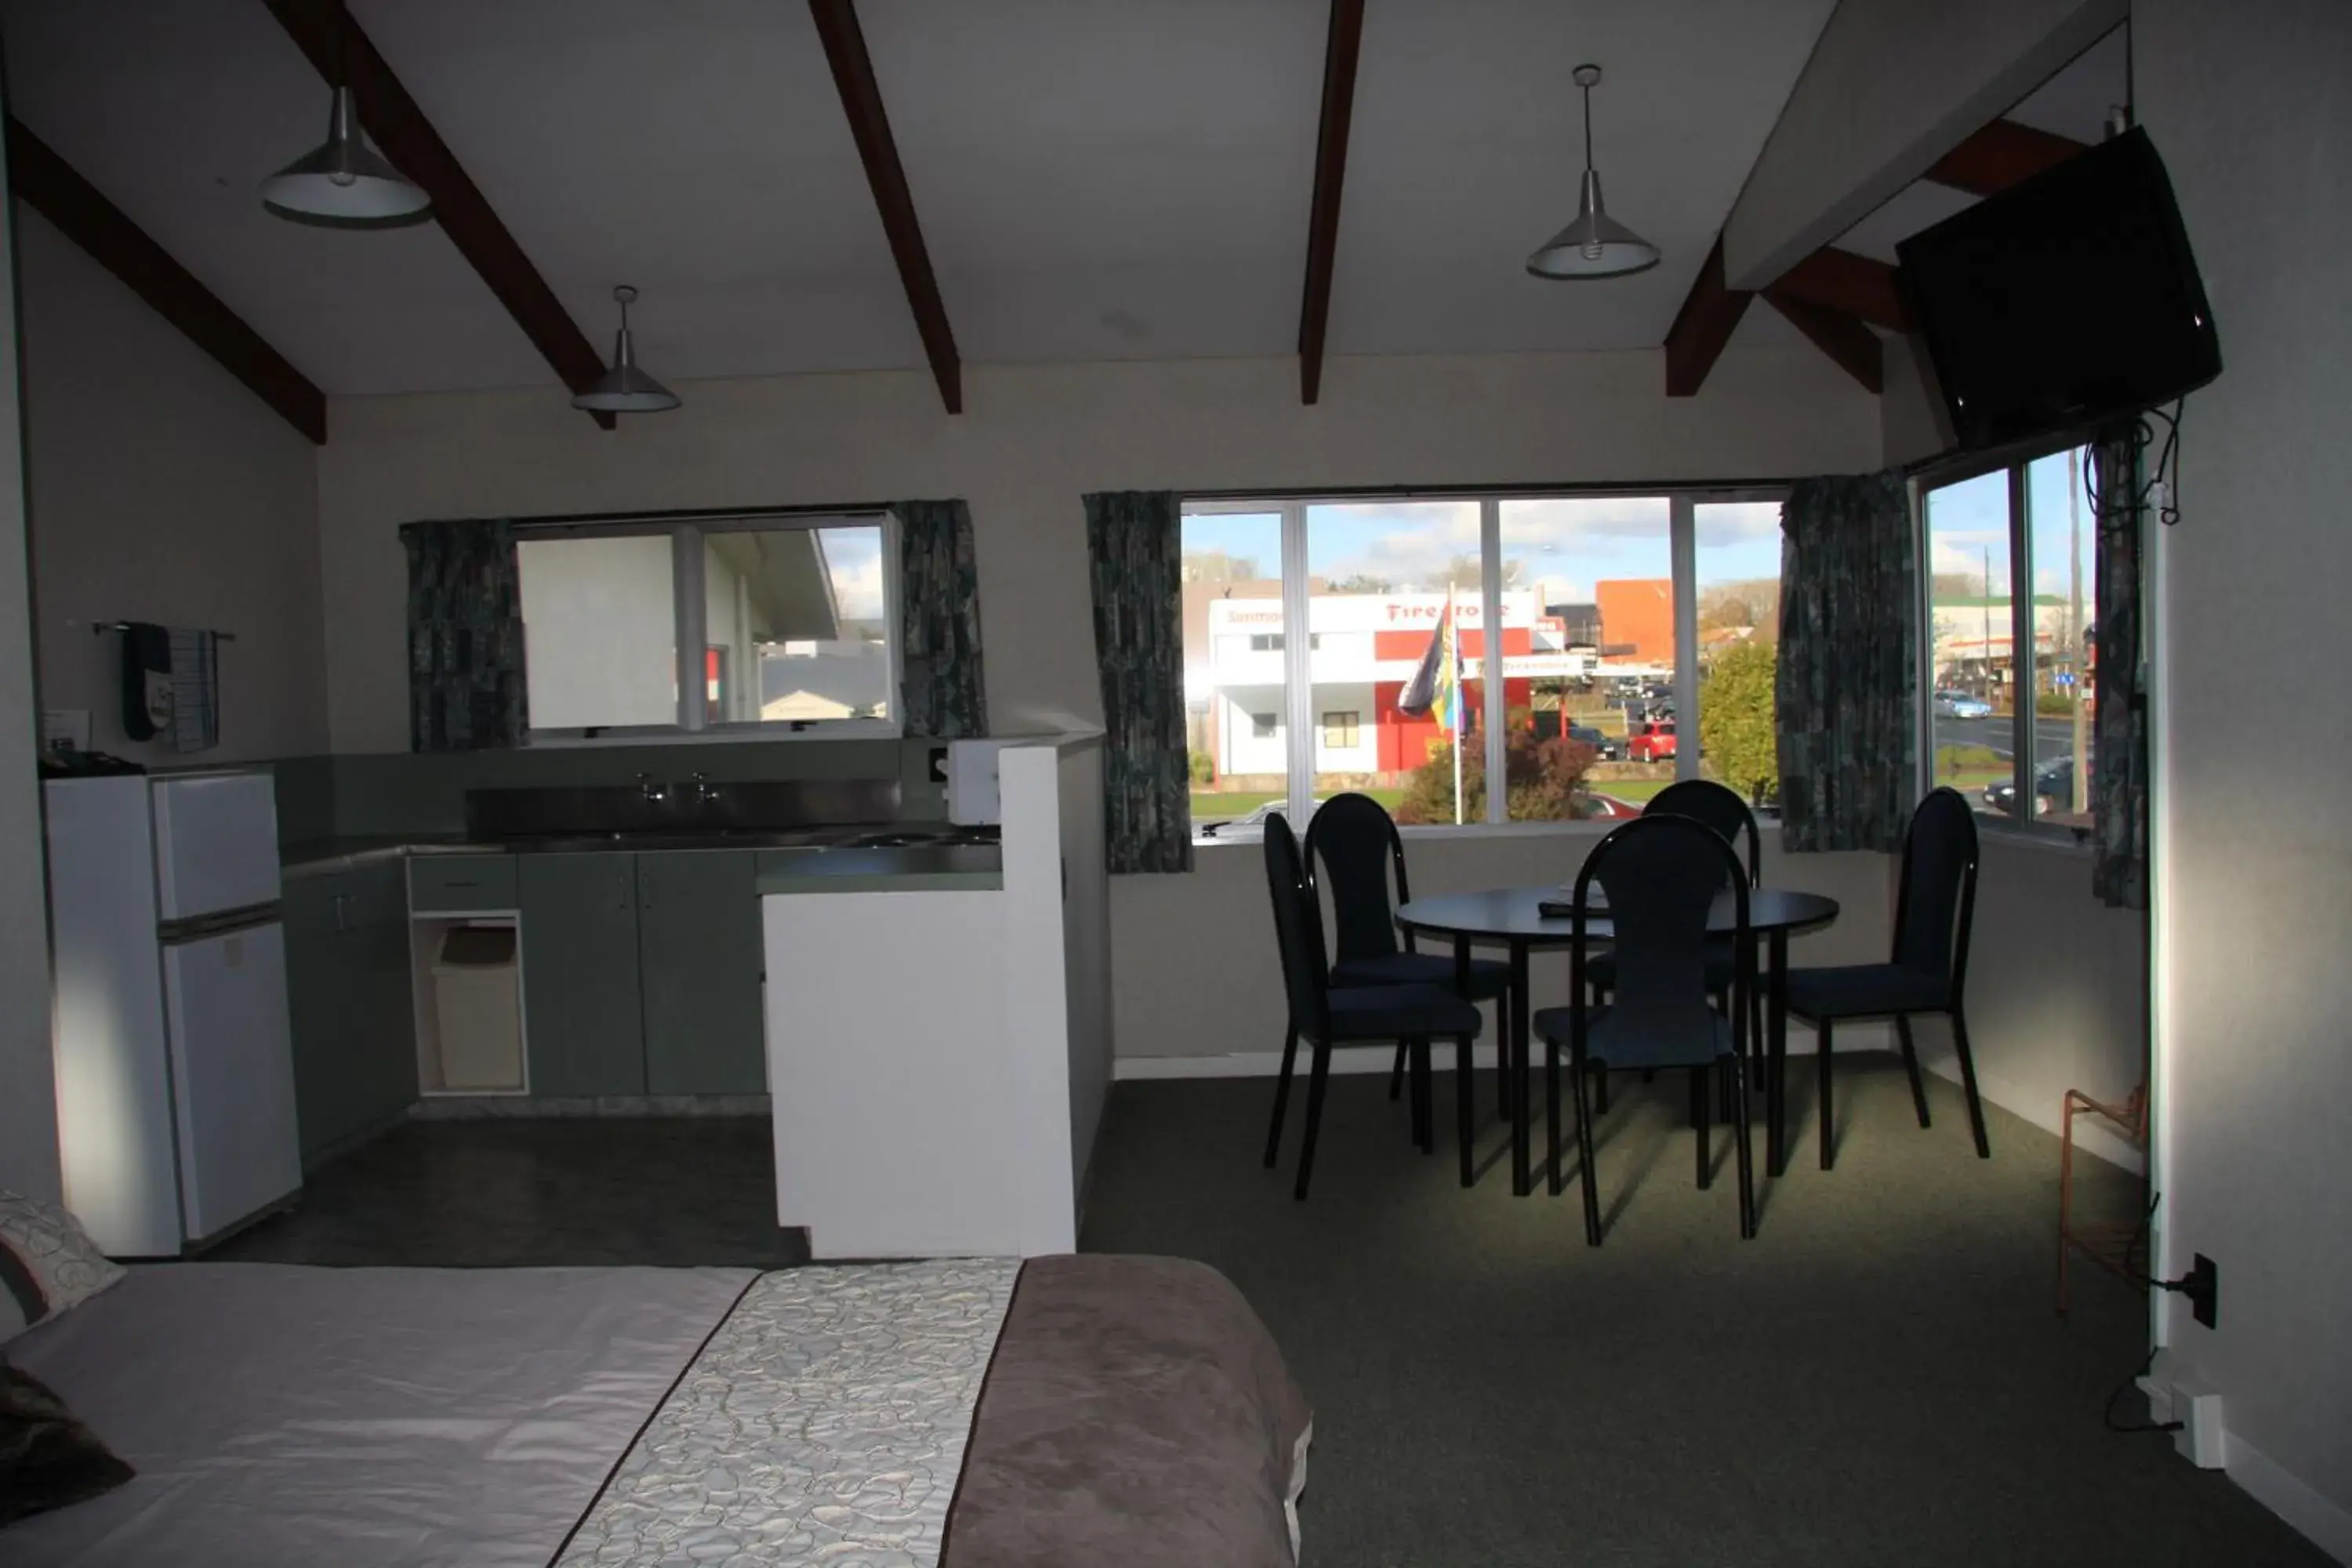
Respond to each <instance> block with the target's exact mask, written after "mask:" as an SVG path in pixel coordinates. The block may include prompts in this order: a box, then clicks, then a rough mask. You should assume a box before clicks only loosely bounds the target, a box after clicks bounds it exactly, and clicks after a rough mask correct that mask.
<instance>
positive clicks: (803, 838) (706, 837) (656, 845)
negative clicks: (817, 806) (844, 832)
mask: <svg viewBox="0 0 2352 1568" xmlns="http://www.w3.org/2000/svg"><path fill="white" fill-rule="evenodd" d="M837 842H839V833H838V830H834V831H827V832H819V831H811V830H807V829H777V830H762V829H756V828H745V829H725V828H721V829H718V830H715V831H714V830H679V831H675V832H671V831H662V830H656V831H652V832H635V833H626V832H615V833H558V834H523V835H519V836H517V837H512V838H507V839H501V840H499V841H498V847H499V848H501V849H505V850H509V851H511V852H512V853H515V854H518V855H562V854H571V855H580V854H588V853H593V852H595V851H599V850H602V851H605V852H608V853H622V854H625V853H627V852H629V851H632V850H640V849H647V850H651V849H822V848H824V847H825V846H827V845H828V844H833V843H837Z"/></svg>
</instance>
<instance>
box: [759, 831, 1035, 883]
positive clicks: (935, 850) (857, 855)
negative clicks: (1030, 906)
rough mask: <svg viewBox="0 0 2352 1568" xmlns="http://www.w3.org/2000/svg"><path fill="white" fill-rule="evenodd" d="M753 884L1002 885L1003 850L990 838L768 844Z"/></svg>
mask: <svg viewBox="0 0 2352 1568" xmlns="http://www.w3.org/2000/svg"><path fill="white" fill-rule="evenodd" d="M756 886H757V888H758V889H759V891H760V892H761V894H762V895H767V894H772V893H926V892H934V893H936V892H986V891H990V890H992V889H1000V888H1002V887H1003V886H1004V851H1003V849H1002V848H1001V847H998V846H996V845H993V844H910V845H900V846H895V847H890V848H886V849H851V848H845V847H844V848H832V849H815V848H811V849H783V850H771V851H768V852H766V853H764V854H762V855H761V857H760V875H759V880H758V882H757V884H756Z"/></svg>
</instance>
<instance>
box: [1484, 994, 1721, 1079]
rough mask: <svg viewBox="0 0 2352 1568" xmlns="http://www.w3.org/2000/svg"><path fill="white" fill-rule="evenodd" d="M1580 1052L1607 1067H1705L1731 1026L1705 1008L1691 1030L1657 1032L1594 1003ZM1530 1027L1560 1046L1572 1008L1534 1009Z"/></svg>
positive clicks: (1570, 1027)
mask: <svg viewBox="0 0 2352 1568" xmlns="http://www.w3.org/2000/svg"><path fill="white" fill-rule="evenodd" d="M1586 1018H1587V1021H1586V1024H1585V1026H1584V1055H1585V1058H1586V1059H1587V1060H1590V1061H1594V1062H1598V1063H1600V1064H1601V1065H1602V1066H1603V1067H1609V1068H1689V1067H1706V1066H1707V1065H1708V1064H1709V1063H1711V1062H1713V1061H1714V1060H1716V1058H1718V1057H1727V1056H1729V1055H1730V1054H1731V1025H1730V1023H1729V1022H1728V1021H1727V1020H1726V1019H1725V1017H1724V1016H1723V1015H1722V1014H1720V1013H1718V1012H1717V1011H1716V1010H1715V1009H1714V1008H1712V1007H1710V1008H1708V1009H1707V1010H1706V1023H1704V1024H1702V1025H1700V1026H1699V1027H1698V1029H1697V1031H1696V1032H1695V1033H1694V1032H1690V1031H1681V1030H1678V1031H1675V1032H1674V1033H1671V1034H1666V1033H1661V1032H1659V1031H1658V1030H1657V1029H1655V1028H1654V1027H1644V1026H1642V1023H1641V1020H1639V1019H1637V1018H1636V1017H1634V1016H1633V1015H1631V1014H1629V1013H1627V1012H1625V1011H1624V1010H1622V1009H1621V1008H1616V1007H1595V1008H1593V1009H1592V1010H1591V1013H1590V1014H1588V1015H1587V1016H1586ZM1531 1022H1532V1024H1533V1026H1534V1028H1535V1032H1536V1033H1537V1035H1538V1036H1540V1037H1542V1038H1544V1039H1547V1040H1558V1041H1559V1043H1560V1044H1561V1045H1562V1046H1566V1045H1567V1044H1568V1043H1569V1041H1570V1039H1571V1038H1573V1037H1574V1030H1575V1027H1576V1009H1575V1008H1573V1007H1543V1008H1538V1010H1537V1012H1536V1016H1535V1017H1534V1018H1533V1019H1532V1020H1531Z"/></svg>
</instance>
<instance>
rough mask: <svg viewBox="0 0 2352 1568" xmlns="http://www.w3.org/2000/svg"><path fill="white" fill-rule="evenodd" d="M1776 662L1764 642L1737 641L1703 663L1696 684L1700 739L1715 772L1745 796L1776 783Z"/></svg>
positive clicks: (1778, 767) (1708, 762)
mask: <svg viewBox="0 0 2352 1568" xmlns="http://www.w3.org/2000/svg"><path fill="white" fill-rule="evenodd" d="M1779 664H1780V661H1779V659H1778V658H1775V657H1774V652H1773V649H1772V647H1771V645H1769V644H1768V643H1739V644H1737V645H1735V646H1733V647H1727V648H1725V649H1723V650H1722V651H1721V652H1720V653H1718V654H1717V655H1716V656H1715V658H1714V660H1713V661H1712V662H1711V663H1710V664H1709V665H1708V666H1707V669H1706V679H1705V680H1703V681H1702V682H1700V684H1699V689H1698V738H1699V744H1700V745H1701V746H1702V747H1703V748H1705V755H1706V763H1707V766H1708V767H1709V768H1710V769H1712V770H1713V771H1714V773H1715V776H1716V777H1717V778H1718V779H1721V780H1722V781H1723V782H1724V783H1725V784H1728V785H1730V786H1731V787H1732V788H1733V789H1736V790H1738V792H1739V793H1740V794H1741V795H1745V796H1747V797H1748V799H1750V800H1753V799H1755V798H1756V797H1757V796H1758V795H1759V794H1761V793H1763V792H1764V791H1766V790H1768V789H1770V788H1772V787H1773V786H1774V785H1777V784H1779V783H1780V735H1779V731H1778V727H1777V725H1776V724H1775V723H1774V720H1773V714H1774V708H1773V696H1772V688H1773V682H1774V680H1775V679H1776V678H1777V675H1778V672H1779Z"/></svg>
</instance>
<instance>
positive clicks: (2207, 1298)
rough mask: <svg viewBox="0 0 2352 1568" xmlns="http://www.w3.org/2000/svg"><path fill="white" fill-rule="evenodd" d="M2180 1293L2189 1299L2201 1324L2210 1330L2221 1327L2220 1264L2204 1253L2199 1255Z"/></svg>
mask: <svg viewBox="0 0 2352 1568" xmlns="http://www.w3.org/2000/svg"><path fill="white" fill-rule="evenodd" d="M2180 1293H2181V1294H2182V1295H2184V1296H2186V1297H2188V1298H2189V1310H2190V1311H2191V1312H2193V1313H2195V1314H2196V1318H2197V1321H2199V1322H2200V1323H2202V1324H2204V1325H2205V1326H2206V1327H2207V1328H2209V1329H2213V1328H2219V1327H2221V1265H2220V1264H2218V1263H2216V1262H2214V1261H2213V1260H2212V1259H2211V1258H2208V1257H2206V1256H2205V1255H2204V1254H2203V1253H2201V1252H2200V1253H2199V1254H2198V1255H2197V1260H2196V1261H2195V1262H2194V1263H2191V1264H2190V1265H2189V1279H2188V1282H2187V1283H2186V1284H2185V1285H2183V1286H2182V1287H2181V1291H2180Z"/></svg>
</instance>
